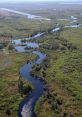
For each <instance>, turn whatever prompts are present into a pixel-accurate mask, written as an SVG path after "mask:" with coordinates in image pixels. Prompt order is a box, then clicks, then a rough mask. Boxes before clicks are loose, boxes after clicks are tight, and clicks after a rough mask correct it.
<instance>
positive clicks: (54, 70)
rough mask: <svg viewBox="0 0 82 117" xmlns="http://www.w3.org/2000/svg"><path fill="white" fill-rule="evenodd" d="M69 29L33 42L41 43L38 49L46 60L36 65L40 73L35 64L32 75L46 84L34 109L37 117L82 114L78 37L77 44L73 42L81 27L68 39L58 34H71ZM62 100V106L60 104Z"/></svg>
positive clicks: (79, 44)
mask: <svg viewBox="0 0 82 117" xmlns="http://www.w3.org/2000/svg"><path fill="white" fill-rule="evenodd" d="M69 30H70V31H69ZM71 30H72V31H73V29H67V30H63V31H60V32H59V33H54V34H48V35H46V36H44V37H42V38H40V40H39V39H36V42H40V43H42V45H41V46H40V50H41V51H43V52H44V53H46V54H47V59H46V60H45V61H44V62H43V64H41V65H40V66H39V68H40V69H39V71H37V68H38V66H36V65H35V66H34V67H33V70H32V74H35V75H37V76H40V77H42V78H43V79H44V81H46V85H45V88H46V91H45V93H44V97H43V98H41V99H40V101H39V102H38V106H36V110H35V111H36V112H37V115H38V116H39V117H47V116H49V117H54V116H56V117H63V116H64V115H67V117H70V116H71V115H72V116H75V117H81V115H82V111H81V107H82V93H81V92H82V87H81V85H82V84H81V83H82V53H81V51H80V49H81V42H82V40H81V37H79V38H78V40H77V42H78V43H76V42H75V41H74V38H75V35H79V34H80V32H79V30H80V28H78V29H74V30H78V31H77V33H76V34H75V35H73V34H70V35H71V36H70V35H69V37H68V36H67V37H68V38H69V39H67V38H66V37H63V36H62V35H61V33H64V32H66V33H67V34H69V32H70V33H72V31H71ZM80 31H81V30H80ZM64 34H65V33H64ZM70 37H71V39H70ZM75 39H76V38H75ZM69 45H71V46H70V47H69ZM62 47H63V49H62ZM61 99H62V100H63V101H62V104H60V103H59V102H61ZM46 108H47V109H49V111H47V110H46ZM40 110H41V111H40ZM48 112H49V113H48ZM45 113H46V114H45Z"/></svg>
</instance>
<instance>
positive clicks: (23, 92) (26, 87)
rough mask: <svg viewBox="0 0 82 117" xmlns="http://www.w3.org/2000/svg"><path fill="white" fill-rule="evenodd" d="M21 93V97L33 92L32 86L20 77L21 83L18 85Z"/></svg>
mask: <svg viewBox="0 0 82 117" xmlns="http://www.w3.org/2000/svg"><path fill="white" fill-rule="evenodd" d="M18 88H19V93H20V94H21V96H23V95H27V94H28V93H29V92H31V91H32V86H31V84H30V83H28V82H27V81H25V80H23V78H22V77H21V76H20V77H19V83H18Z"/></svg>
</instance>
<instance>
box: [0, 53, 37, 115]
mask: <svg viewBox="0 0 82 117" xmlns="http://www.w3.org/2000/svg"><path fill="white" fill-rule="evenodd" d="M35 58H36V56H35V55H33V54H25V53H21V54H20V53H16V52H13V53H9V54H8V55H6V54H3V53H2V52H0V61H1V62H0V66H2V67H0V89H1V90H0V97H1V98H0V116H1V117H5V116H11V117H17V116H18V115H17V112H18V108H19V104H20V101H22V99H23V98H24V97H23V95H21V93H22V92H20V91H19V87H18V86H19V84H18V83H19V69H20V67H21V65H22V64H24V63H25V62H26V61H29V60H32V59H35ZM22 80H23V79H22ZM23 81H24V82H22V83H24V85H25V86H26V87H27V88H28V87H29V86H31V87H32V85H31V83H30V82H28V81H25V80H23ZM26 95H28V93H26Z"/></svg>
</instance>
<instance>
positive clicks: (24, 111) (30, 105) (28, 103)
mask: <svg viewBox="0 0 82 117" xmlns="http://www.w3.org/2000/svg"><path fill="white" fill-rule="evenodd" d="M4 10H7V11H10V12H15V13H18V14H22V15H28V14H24V13H21V12H18V11H12V10H9V9H4ZM38 18H41V17H38ZM71 18H72V19H73V20H75V17H73V16H72V17H71ZM80 25H81V24H76V25H65V26H64V27H65V28H78V27H80ZM59 30H61V28H60V27H57V28H54V29H52V30H50V32H52V33H53V32H57V31H59ZM45 34H46V32H39V33H37V34H36V35H34V36H32V37H29V38H24V39H15V40H13V41H12V43H14V46H15V50H16V51H18V52H31V51H30V48H39V46H40V44H39V43H35V42H24V44H25V45H24V46H22V44H23V42H22V41H21V40H31V39H35V38H38V37H41V36H43V35H45ZM26 47H27V49H25V48H26ZM28 48H29V49H28ZM32 54H36V55H37V56H38V59H37V60H33V61H29V62H28V63H26V64H24V65H23V66H22V67H21V68H20V75H21V76H22V77H23V78H24V79H26V80H28V81H30V82H31V83H32V85H33V87H34V89H33V90H32V92H31V93H30V94H29V96H26V97H25V98H24V99H23V100H22V102H21V103H20V105H19V110H18V117H36V114H35V113H34V107H35V104H36V102H37V101H38V99H39V98H40V97H41V96H42V95H43V92H44V83H43V81H41V80H39V79H36V78H35V77H33V76H31V74H30V71H31V70H32V67H33V65H34V64H40V63H42V61H43V60H44V59H45V58H46V54H44V53H41V52H39V51H33V52H32Z"/></svg>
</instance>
